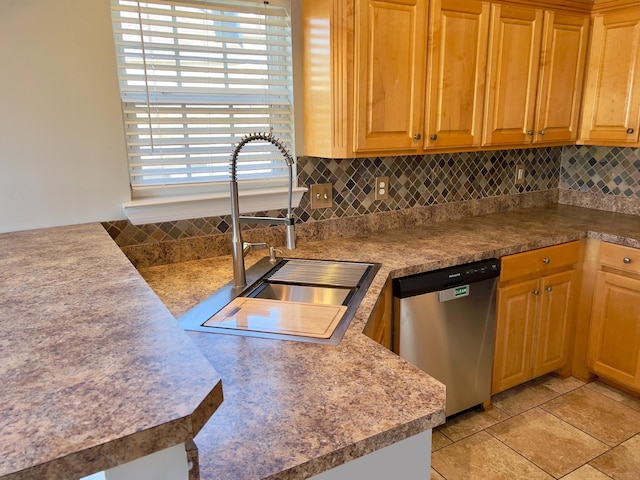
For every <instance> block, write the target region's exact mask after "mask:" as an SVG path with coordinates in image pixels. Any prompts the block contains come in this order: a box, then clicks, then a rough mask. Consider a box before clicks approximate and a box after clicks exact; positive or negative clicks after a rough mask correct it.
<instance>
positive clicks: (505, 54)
mask: <svg viewBox="0 0 640 480" xmlns="http://www.w3.org/2000/svg"><path fill="white" fill-rule="evenodd" d="M588 31H589V17H588V16H587V15H584V14H566V13H561V12H556V11H553V10H546V11H545V10H542V9H540V8H528V7H512V6H504V5H500V4H495V5H493V6H492V13H491V30H490V47H489V60H488V76H487V83H488V87H489V88H488V90H487V92H488V93H487V105H486V109H485V121H484V144H485V145H523V144H558V143H573V142H575V140H576V139H577V136H578V118H579V111H580V100H581V95H580V93H581V88H582V81H583V72H584V65H585V57H586V48H587V39H588Z"/></svg>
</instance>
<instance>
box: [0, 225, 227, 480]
mask: <svg viewBox="0 0 640 480" xmlns="http://www.w3.org/2000/svg"><path fill="white" fill-rule="evenodd" d="M0 285H2V289H1V290H0V385H2V388H1V389H0V477H2V478H3V479H4V478H7V479H33V478H78V477H82V476H85V475H88V474H91V473H94V472H96V471H101V470H104V469H107V468H111V467H113V466H115V465H119V464H122V463H125V462H128V461H131V460H134V459H136V458H139V457H141V456H144V455H147V454H149V453H152V452H155V451H158V450H161V449H164V448H168V447H170V446H172V445H176V444H179V443H183V442H186V441H187V440H189V439H191V438H193V437H194V436H195V434H196V433H197V432H198V431H199V430H200V429H201V428H202V426H203V425H204V424H205V423H206V421H207V420H208V419H209V417H210V416H211V415H212V414H213V412H214V411H215V410H216V409H217V408H218V406H219V405H220V403H221V402H222V385H221V379H220V376H219V375H218V374H217V372H216V371H215V370H214V369H213V367H212V366H211V365H210V364H209V362H208V361H207V360H206V359H205V358H204V356H203V355H202V354H201V353H200V352H199V350H198V349H197V348H195V346H194V345H193V343H192V342H191V340H190V339H189V337H188V335H186V334H185V332H184V331H183V330H182V329H181V328H180V327H179V326H178V324H177V322H176V321H175V319H174V318H173V316H172V315H171V314H170V313H169V311H168V310H167V309H166V307H165V306H164V305H163V304H162V303H161V302H160V301H159V299H158V298H157V296H156V295H155V294H154V293H153V291H152V290H151V289H150V288H149V286H148V285H147V284H146V283H145V282H144V280H143V279H142V278H141V277H140V275H139V274H138V272H136V270H135V269H134V268H133V266H132V265H131V264H130V263H129V261H128V260H127V259H126V257H125V256H124V255H123V254H122V252H121V251H120V250H119V249H118V248H117V246H116V245H115V244H114V243H113V241H112V240H111V238H110V237H109V236H108V235H107V234H106V232H105V230H104V229H103V228H102V226H101V225H99V224H85V225H78V226H69V227H58V228H49V229H41V230H32V231H24V232H15V233H9V234H2V235H0Z"/></svg>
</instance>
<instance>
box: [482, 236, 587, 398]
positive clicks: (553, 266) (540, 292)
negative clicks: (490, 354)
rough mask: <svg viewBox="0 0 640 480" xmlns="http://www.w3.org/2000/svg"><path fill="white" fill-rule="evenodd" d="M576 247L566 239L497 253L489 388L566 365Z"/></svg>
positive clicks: (509, 384)
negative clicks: (501, 255) (500, 256)
mask: <svg viewBox="0 0 640 480" xmlns="http://www.w3.org/2000/svg"><path fill="white" fill-rule="evenodd" d="M579 253H580V242H571V243H567V244H562V245H558V246H555V247H547V248H543V249H539V250H532V251H529V252H525V253H521V254H516V255H510V256H508V257H504V258H503V261H502V271H501V274H500V286H499V288H498V299H497V313H496V342H495V352H494V364H493V379H492V394H495V393H498V392H501V391H503V390H506V389H508V388H511V387H514V386H516V385H519V384H521V383H524V382H526V381H528V380H531V379H533V378H536V377H539V376H541V375H544V374H546V373H549V372H553V371H556V370H561V369H564V368H565V367H567V366H568V365H569V360H570V355H571V332H572V327H573V298H574V295H575V293H574V289H575V283H576V282H575V272H576V270H575V267H576V265H577V263H578V262H579V257H580V254H579ZM538 261H539V262H540V263H541V264H542V267H541V268H537V267H536V265H537V263H536V262H538Z"/></svg>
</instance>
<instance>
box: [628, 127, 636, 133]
mask: <svg viewBox="0 0 640 480" xmlns="http://www.w3.org/2000/svg"><path fill="white" fill-rule="evenodd" d="M634 131H635V130H634V129H633V128H627V133H628V134H629V135H631V134H632V133H633V132H634Z"/></svg>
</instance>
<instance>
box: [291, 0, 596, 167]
mask: <svg viewBox="0 0 640 480" xmlns="http://www.w3.org/2000/svg"><path fill="white" fill-rule="evenodd" d="M589 8H590V6H587V5H586V4H583V5H580V3H579V2H573V3H571V4H567V3H566V2H558V8H557V9H555V8H554V3H553V2H544V5H543V6H540V7H531V6H529V5H526V4H525V2H520V1H514V2H513V3H509V2H497V1H494V2H490V1H482V0H467V1H464V0H432V1H430V2H427V1H426V0H351V1H349V0H302V19H303V75H302V78H303V90H304V104H305V105H304V111H305V113H304V129H305V133H304V136H305V154H306V155H310V156H319V157H329V158H348V157H351V156H354V155H355V156H369V155H371V154H372V153H373V154H376V155H381V154H391V155H393V154H396V155H401V154H420V153H424V152H437V151H452V150H474V149H481V148H483V147H502V146H516V147H517V146H531V145H548V144H549V145H552V144H554V145H561V144H567V143H573V142H575V140H576V138H577V136H578V134H577V132H578V116H579V111H580V102H581V98H582V97H581V92H582V83H583V74H584V65H585V59H586V47H587V36H588V28H589V17H588V14H587V12H588V11H589Z"/></svg>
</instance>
